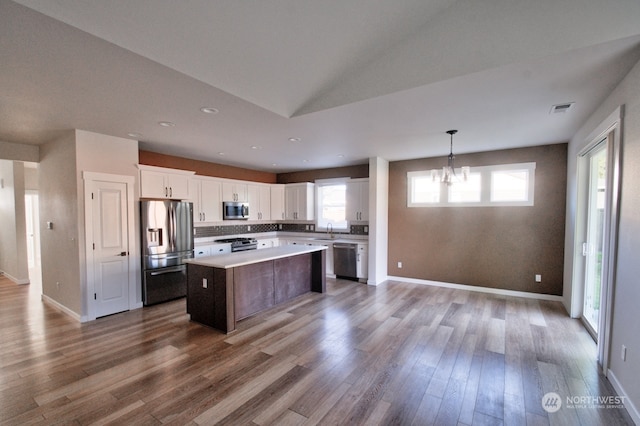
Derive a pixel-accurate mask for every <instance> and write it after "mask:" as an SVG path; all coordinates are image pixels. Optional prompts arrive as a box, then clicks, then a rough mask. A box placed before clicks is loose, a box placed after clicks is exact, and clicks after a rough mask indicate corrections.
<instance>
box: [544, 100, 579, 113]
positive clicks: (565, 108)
mask: <svg viewBox="0 0 640 426" xmlns="http://www.w3.org/2000/svg"><path fill="white" fill-rule="evenodd" d="M574 105H575V102H567V103H564V104H558V105H553V106H552V107H551V111H549V114H564V113H565V112H569V110H570V109H572V108H573V106H574Z"/></svg>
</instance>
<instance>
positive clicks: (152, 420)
mask: <svg viewBox="0 0 640 426" xmlns="http://www.w3.org/2000/svg"><path fill="white" fill-rule="evenodd" d="M327 290H328V291H327V293H326V294H318V293H310V294H307V295H303V296H301V297H299V298H297V299H295V300H293V301H291V302H288V303H286V304H284V305H281V306H279V307H277V308H275V309H273V310H271V311H268V312H264V313H261V314H258V315H256V316H254V317H251V318H248V319H246V320H244V321H241V322H240V323H239V328H238V331H237V332H235V333H233V334H230V335H224V334H221V333H220V332H217V331H215V330H213V329H210V328H207V327H204V326H201V325H199V324H196V323H192V322H190V321H189V320H188V318H187V315H186V314H185V300H184V299H183V300H178V301H174V302H170V303H166V304H162V305H158V306H154V307H149V308H144V309H138V310H135V311H131V312H126V313H123V314H118V315H114V316H111V317H106V318H101V319H98V320H96V321H94V322H91V323H87V324H79V323H77V322H76V321H75V320H73V319H71V318H70V317H68V316H66V315H65V314H63V313H60V312H58V311H56V310H55V309H53V308H52V307H50V306H47V305H45V304H43V303H42V302H41V301H40V297H39V294H38V293H37V292H36V291H30V289H29V286H17V285H15V284H13V283H11V282H10V281H9V280H7V279H6V278H4V277H1V276H0V336H1V342H2V346H1V348H0V362H1V364H0V423H1V424H20V425H23V424H46V425H50V424H109V423H111V424H126V425H144V424H149V425H153V424H165V423H166V424H173V425H184V424H214V423H219V424H232V425H238V424H258V425H266V424H277V425H294V424H295V425H298V424H300V425H302V424H366V425H375V424H381V425H390V424H402V425H404V424H407V425H408V424H417V425H428V424H437V425H447V424H451V425H456V424H457V425H500V424H506V425H525V424H527V425H545V424H554V425H580V424H582V425H623V424H632V422H631V419H630V417H629V416H628V414H627V413H626V411H625V410H624V409H615V408H609V409H607V408H600V409H599V408H594V407H585V408H580V407H574V408H568V407H566V406H564V404H565V401H564V400H565V398H566V397H567V396H600V395H614V393H613V390H612V388H611V386H610V385H609V383H608V382H607V381H606V379H604V378H603V377H602V375H601V374H599V373H598V369H597V367H596V362H595V353H596V348H595V345H594V342H593V341H592V339H591V338H590V337H589V335H588V334H587V332H586V331H585V330H584V328H583V327H582V325H581V324H580V322H579V321H577V320H573V319H570V318H568V317H567V315H566V313H565V311H564V309H563V307H562V306H561V304H560V303H557V302H545V301H537V300H531V299H521V298H514V297H501V296H493V295H488V294H482V293H474V292H467V291H461V290H452V289H446V288H437V287H428V286H421V285H415V284H407V283H400V282H390V283H387V284H384V285H381V286H378V287H369V286H366V285H362V284H358V283H354V282H350V281H342V280H337V281H336V280H328V282H327ZM547 392H556V393H558V394H559V395H560V396H561V399H562V400H563V407H562V408H561V409H560V410H559V411H557V412H555V413H551V414H549V413H547V411H545V410H544V409H543V407H542V404H541V401H542V397H543V395H544V394H546V393H547Z"/></svg>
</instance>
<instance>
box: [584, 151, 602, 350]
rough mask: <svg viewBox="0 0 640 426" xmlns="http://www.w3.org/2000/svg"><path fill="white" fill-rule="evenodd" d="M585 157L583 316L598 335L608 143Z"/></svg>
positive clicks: (595, 335)
mask: <svg viewBox="0 0 640 426" xmlns="http://www.w3.org/2000/svg"><path fill="white" fill-rule="evenodd" d="M586 157H587V160H588V164H589V166H588V178H587V179H588V197H587V200H586V201H587V223H586V241H585V242H584V243H583V248H582V255H583V256H584V257H585V262H584V265H585V271H584V306H583V314H582V315H583V318H584V321H585V323H586V324H587V326H588V327H589V328H591V330H590V331H591V332H592V333H593V334H594V337H595V338H597V335H598V331H599V330H598V327H599V320H600V298H601V294H602V269H603V268H602V262H603V257H602V255H603V249H604V224H605V214H606V210H605V207H606V205H607V202H606V200H607V198H606V194H607V143H606V140H603V141H602V142H601V143H600V144H598V145H597V146H596V147H595V148H594V149H592V150H591V151H589V152H588V153H587V154H586Z"/></svg>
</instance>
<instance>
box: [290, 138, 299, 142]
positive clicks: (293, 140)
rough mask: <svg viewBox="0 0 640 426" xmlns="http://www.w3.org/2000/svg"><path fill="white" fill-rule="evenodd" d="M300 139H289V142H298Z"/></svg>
mask: <svg viewBox="0 0 640 426" xmlns="http://www.w3.org/2000/svg"><path fill="white" fill-rule="evenodd" d="M301 140H302V138H289V142H300V141H301Z"/></svg>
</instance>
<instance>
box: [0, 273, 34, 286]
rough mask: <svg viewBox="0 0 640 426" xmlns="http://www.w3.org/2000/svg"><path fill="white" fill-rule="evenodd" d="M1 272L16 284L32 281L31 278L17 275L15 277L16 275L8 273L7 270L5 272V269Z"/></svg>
mask: <svg viewBox="0 0 640 426" xmlns="http://www.w3.org/2000/svg"><path fill="white" fill-rule="evenodd" d="M0 274H2V275H4V276H5V277H7V278H9V279H10V280H11V281H13V282H14V283H16V284H20V285H23V284H29V282H30V281H29V278H23V279H19V278H16V277H14V276H12V275H10V274H7V273H6V272H4V271H0Z"/></svg>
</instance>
